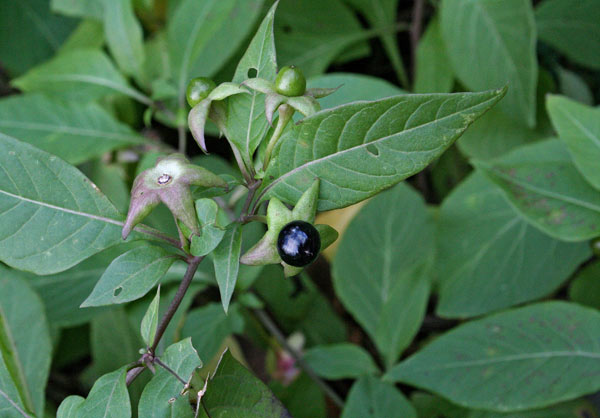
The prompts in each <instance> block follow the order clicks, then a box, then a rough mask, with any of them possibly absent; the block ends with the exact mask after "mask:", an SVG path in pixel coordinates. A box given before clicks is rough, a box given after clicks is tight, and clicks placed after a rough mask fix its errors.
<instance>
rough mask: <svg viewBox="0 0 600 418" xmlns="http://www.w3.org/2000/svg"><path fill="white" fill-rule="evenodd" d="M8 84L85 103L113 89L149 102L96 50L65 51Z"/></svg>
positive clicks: (147, 102)
mask: <svg viewBox="0 0 600 418" xmlns="http://www.w3.org/2000/svg"><path fill="white" fill-rule="evenodd" d="M12 84H13V85H14V86H15V87H17V88H19V89H20V90H22V91H24V92H33V91H36V92H42V93H46V94H48V95H50V96H52V97H54V98H57V97H58V98H62V99H64V100H67V101H78V102H88V101H93V100H95V99H98V98H101V97H104V96H106V95H107V94H110V93H115V92H116V93H119V94H124V95H126V96H129V97H131V98H133V99H135V100H138V101H139V102H141V103H144V104H147V105H149V104H150V103H151V102H150V99H148V98H147V97H146V96H144V95H143V94H142V93H140V92H138V91H137V90H135V89H134V88H132V87H131V86H130V85H129V84H127V81H126V80H125V78H124V77H123V76H122V75H121V73H120V72H119V71H118V70H117V69H116V68H115V66H114V65H113V63H112V62H111V61H110V59H109V58H108V57H107V56H106V54H104V52H102V51H101V50H98V49H76V50H73V51H66V52H64V53H62V54H59V55H57V56H56V57H54V58H52V59H51V60H50V61H47V62H45V63H43V64H41V65H39V66H37V67H35V68H33V69H32V70H30V71H28V72H27V73H26V74H25V75H23V76H21V77H19V78H17V79H15V80H12Z"/></svg>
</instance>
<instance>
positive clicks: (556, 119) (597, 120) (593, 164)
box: [546, 96, 600, 189]
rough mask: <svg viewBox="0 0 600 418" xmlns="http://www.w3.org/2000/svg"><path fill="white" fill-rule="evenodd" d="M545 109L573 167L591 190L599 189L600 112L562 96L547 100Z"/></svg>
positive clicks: (551, 97) (550, 97)
mask: <svg viewBox="0 0 600 418" xmlns="http://www.w3.org/2000/svg"><path fill="white" fill-rule="evenodd" d="M546 107H547V108H548V113H549V114H550V119H551V120H552V125H554V128H555V129H556V131H557V132H558V136H559V137H560V139H562V140H563V141H564V142H565V143H566V144H567V147H568V148H569V152H570V153H571V157H572V158H573V162H574V163H575V166H576V167H577V169H578V170H579V171H580V172H581V174H583V176H584V177H585V179H586V180H587V181H588V182H589V183H590V184H591V185H592V186H594V187H595V188H596V189H600V164H598V162H599V161H600V109H597V108H593V107H590V106H586V105H583V104H580V103H577V102H575V101H573V100H570V99H568V98H566V97H561V96H549V97H548V98H547V99H546Z"/></svg>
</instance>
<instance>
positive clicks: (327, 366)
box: [302, 343, 378, 380]
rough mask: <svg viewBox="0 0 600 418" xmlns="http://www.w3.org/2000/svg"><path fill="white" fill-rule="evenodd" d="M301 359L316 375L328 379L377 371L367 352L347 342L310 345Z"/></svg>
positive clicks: (358, 375)
mask: <svg viewBox="0 0 600 418" xmlns="http://www.w3.org/2000/svg"><path fill="white" fill-rule="evenodd" d="M302 359H303V360H304V362H305V363H306V364H308V365H309V366H310V367H311V368H312V369H313V370H314V371H315V373H316V374H317V375H319V376H321V377H323V378H325V379H328V380H335V379H346V378H356V377H360V376H363V375H369V374H375V373H377V371H378V369H377V366H376V365H375V362H373V359H372V358H371V356H370V355H369V353H367V352H366V351H365V350H364V349H363V348H362V347H360V346H358V345H354V344H349V343H341V344H335V345H328V346H327V345H322V346H316V347H312V348H310V349H309V350H307V351H306V353H305V354H304V357H303V358H302Z"/></svg>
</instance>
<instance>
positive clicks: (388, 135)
mask: <svg viewBox="0 0 600 418" xmlns="http://www.w3.org/2000/svg"><path fill="white" fill-rule="evenodd" d="M504 93H505V90H493V91H487V92H482V93H455V94H429V95H403V96H395V97H390V98H387V99H382V100H378V101H375V102H356V103H350V104H347V105H344V106H339V107H337V108H334V109H328V110H323V111H321V112H318V113H317V114H315V115H313V116H311V117H309V118H306V119H303V120H302V121H301V122H300V124H299V125H298V126H296V127H295V129H293V130H290V131H289V132H288V134H284V137H283V138H282V139H281V140H280V141H281V146H280V147H279V151H278V153H277V156H276V157H275V159H274V160H273V161H272V162H271V164H270V165H269V168H268V170H267V173H266V175H265V180H264V182H263V187H262V191H261V197H262V198H263V199H264V197H266V196H268V197H278V198H280V199H281V200H283V201H285V202H287V203H295V202H296V201H297V200H298V199H299V198H300V195H301V194H302V192H304V190H306V189H307V188H308V187H309V186H310V185H311V184H312V182H313V181H314V178H316V177H318V178H319V179H320V180H321V188H320V196H319V197H320V199H319V210H320V211H323V210H330V209H337V208H341V207H345V206H348V205H351V204H353V203H357V202H360V201H361V200H364V199H366V198H368V197H370V196H373V195H374V194H377V193H378V192H380V191H382V190H384V189H387V188H389V187H390V186H393V185H394V184H396V183H398V182H400V181H401V180H404V179H405V178H407V177H409V176H411V175H413V174H415V173H417V172H419V171H421V170H422V169H424V168H425V167H426V166H427V164H429V163H430V162H431V161H433V160H434V159H435V158H437V157H439V155H440V154H441V153H442V152H444V151H445V150H446V148H448V147H449V146H450V145H452V143H453V142H454V141H455V140H456V139H457V138H458V137H459V136H460V135H461V134H462V133H463V132H464V130H465V129H466V128H467V127H468V126H469V125H470V124H471V123H472V122H473V121H474V120H476V119H477V118H478V117H480V116H481V115H482V114H483V113H484V112H485V111H487V110H488V109H489V108H491V107H492V106H493V105H494V104H495V103H496V102H497V101H498V100H500V99H501V98H502V96H503V95H504Z"/></svg>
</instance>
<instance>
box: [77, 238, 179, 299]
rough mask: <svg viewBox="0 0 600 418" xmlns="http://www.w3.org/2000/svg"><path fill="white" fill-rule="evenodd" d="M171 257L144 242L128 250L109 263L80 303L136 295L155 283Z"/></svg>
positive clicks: (146, 291)
mask: <svg viewBox="0 0 600 418" xmlns="http://www.w3.org/2000/svg"><path fill="white" fill-rule="evenodd" d="M174 261H175V257H173V255H171V254H170V253H169V252H167V251H166V250H164V249H162V248H160V247H155V246H150V245H146V246H142V247H138V248H134V249H133V250H129V251H127V252H126V253H125V254H122V255H120V256H119V257H117V258H115V259H114V260H113V262H112V263H110V266H108V268H107V269H106V271H105V272H104V274H103V275H102V277H100V280H98V283H97V284H96V286H95V287H94V290H93V291H92V293H91V294H90V295H89V296H88V298H87V299H86V300H85V301H84V302H83V303H82V304H81V307H82V308H85V307H88V306H102V305H111V304H116V303H124V302H129V301H132V300H135V299H139V298H141V297H142V296H144V295H145V294H146V293H148V291H150V289H152V288H153V287H154V285H155V284H156V283H157V282H158V281H159V280H160V279H161V277H163V276H164V274H165V273H166V272H167V270H168V269H169V267H171V264H173V262H174Z"/></svg>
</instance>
